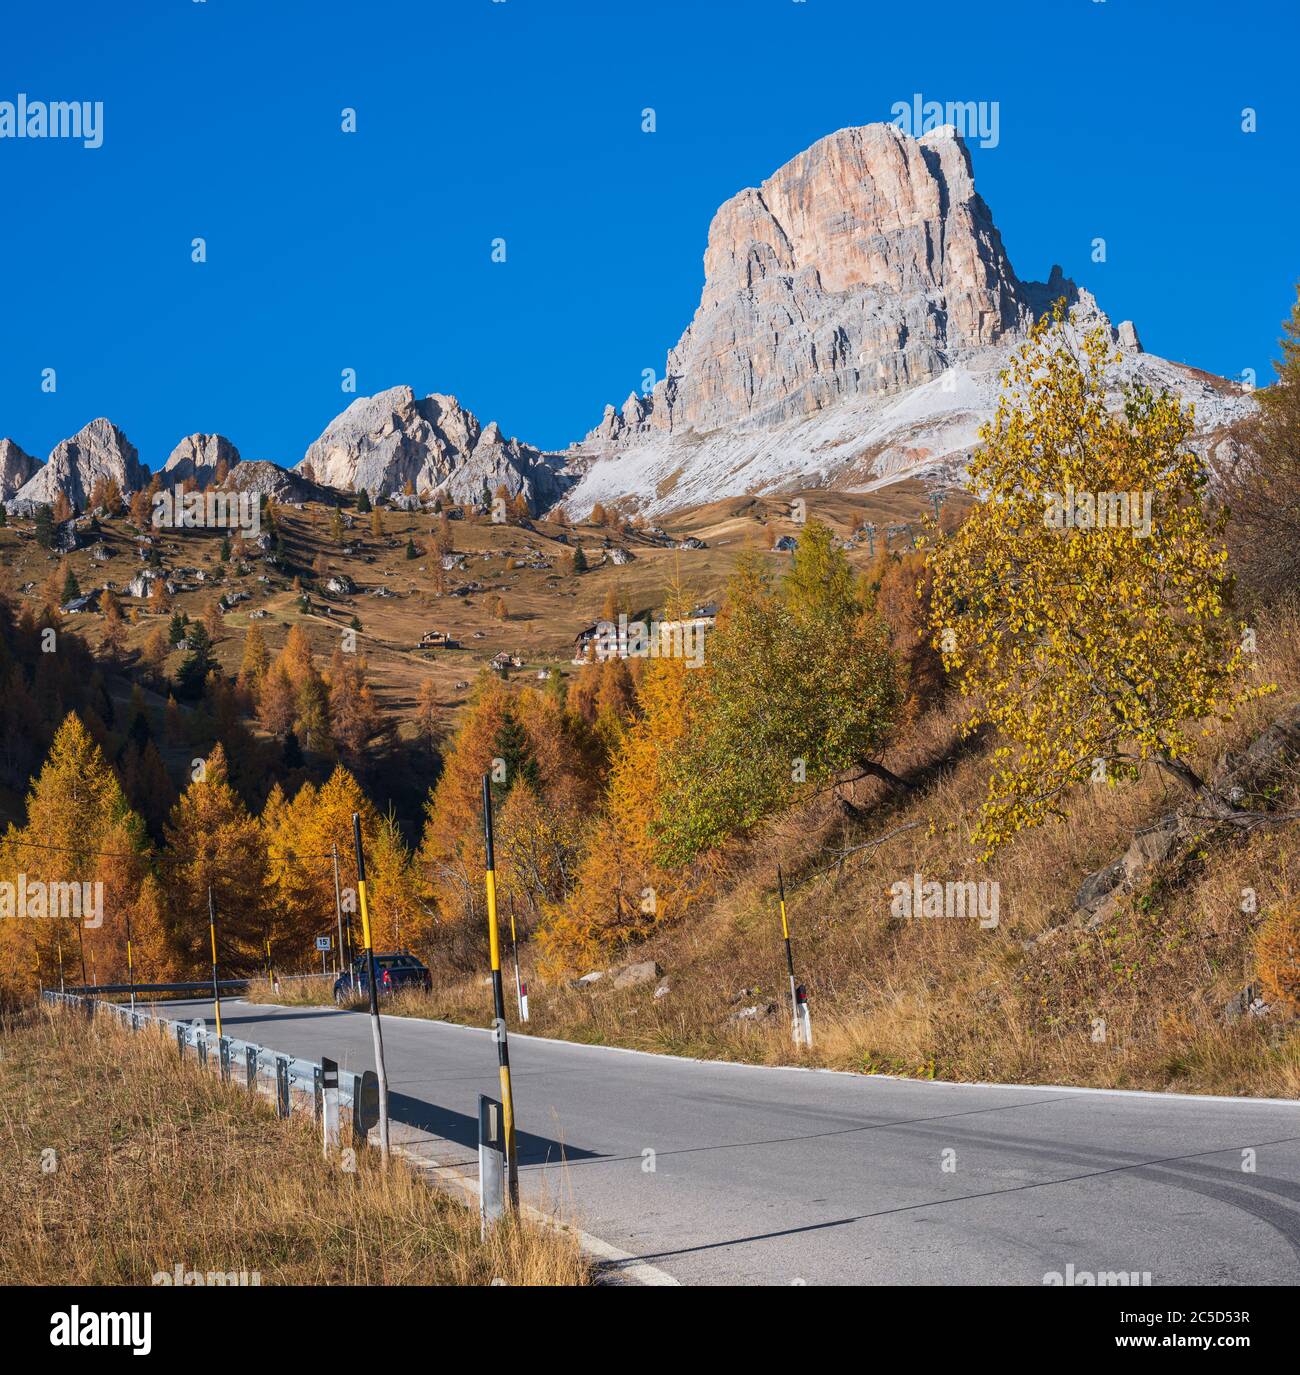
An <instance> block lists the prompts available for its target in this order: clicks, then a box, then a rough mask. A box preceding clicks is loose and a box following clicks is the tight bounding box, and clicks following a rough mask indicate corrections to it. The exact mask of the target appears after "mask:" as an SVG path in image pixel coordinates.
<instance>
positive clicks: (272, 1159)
mask: <svg viewBox="0 0 1300 1375" xmlns="http://www.w3.org/2000/svg"><path fill="white" fill-rule="evenodd" d="M0 1051H2V1052H3V1054H0V1284H23V1285H32V1284H75V1285H87V1284H89V1285H97V1284H130V1285H147V1284H150V1283H152V1281H153V1276H154V1275H155V1274H157V1273H159V1272H166V1273H168V1274H172V1273H174V1271H175V1268H176V1267H177V1266H178V1265H179V1266H181V1267H183V1269H184V1270H187V1271H197V1272H200V1273H202V1274H204V1275H207V1274H208V1273H210V1272H215V1273H218V1274H220V1275H224V1276H230V1275H238V1274H240V1273H241V1272H243V1273H247V1274H249V1275H252V1274H253V1273H256V1274H258V1275H259V1276H260V1282H261V1283H262V1284H304V1285H338V1284H419V1285H477V1284H490V1283H491V1282H492V1281H493V1280H499V1281H503V1282H505V1283H507V1284H519V1285H576V1284H585V1283H588V1282H589V1281H590V1278H591V1276H590V1271H589V1267H588V1265H587V1263H586V1261H585V1259H584V1258H583V1256H582V1254H581V1252H580V1251H579V1250H578V1247H577V1245H576V1244H575V1242H574V1241H573V1240H572V1239H571V1238H570V1237H569V1236H567V1235H565V1234H563V1233H561V1232H558V1231H553V1230H549V1229H545V1228H542V1227H539V1226H534V1225H532V1224H529V1223H513V1222H512V1223H506V1224H502V1225H500V1226H498V1227H497V1228H495V1229H494V1230H493V1231H492V1233H491V1234H490V1236H489V1238H488V1240H487V1241H486V1242H485V1243H484V1242H480V1240H479V1223H478V1216H477V1213H475V1212H472V1211H471V1210H469V1209H467V1208H465V1207H463V1206H462V1205H461V1204H460V1203H458V1202H456V1201H454V1200H453V1199H451V1198H449V1197H448V1196H446V1195H445V1194H442V1193H440V1192H439V1191H437V1190H435V1189H433V1188H431V1187H430V1186H429V1185H427V1184H424V1183H422V1182H420V1181H419V1180H417V1179H416V1178H415V1177H414V1175H413V1174H412V1173H411V1172H409V1171H408V1170H407V1169H406V1168H404V1167H402V1166H400V1165H396V1166H394V1168H392V1169H391V1170H390V1171H389V1172H388V1173H387V1174H385V1173H384V1172H383V1171H382V1170H381V1169H380V1168H379V1166H378V1163H377V1160H376V1158H375V1153H374V1152H360V1153H359V1154H358V1158H357V1159H356V1162H355V1169H352V1170H347V1169H344V1168H342V1167H341V1164H340V1162H339V1161H334V1162H326V1161H325V1160H324V1159H323V1158H322V1155H321V1150H320V1143H319V1138H318V1136H317V1132H316V1129H315V1126H314V1124H313V1123H312V1121H311V1117H310V1114H305V1115H302V1116H299V1117H297V1118H295V1119H291V1120H289V1121H287V1122H282V1121H279V1120H278V1119H277V1118H276V1117H275V1116H274V1114H273V1112H272V1111H271V1109H270V1108H269V1107H268V1106H266V1105H264V1104H262V1103H260V1102H258V1101H257V1100H255V1099H254V1098H252V1097H250V1096H249V1095H248V1094H247V1093H245V1092H242V1091H240V1090H239V1089H236V1088H231V1087H228V1086H223V1085H222V1084H221V1083H220V1081H219V1080H218V1079H217V1078H216V1077H215V1076H213V1075H205V1074H203V1073H202V1072H201V1071H200V1070H199V1069H198V1067H197V1065H196V1064H195V1063H194V1062H193V1061H190V1062H189V1063H188V1064H185V1065H182V1064H181V1063H180V1062H179V1060H178V1058H177V1056H176V1051H175V1046H174V1045H172V1044H171V1043H170V1042H168V1041H164V1040H163V1039H162V1038H160V1037H158V1036H156V1035H153V1034H150V1033H140V1034H138V1035H136V1036H132V1035H131V1034H130V1033H129V1032H127V1031H125V1030H124V1029H122V1028H121V1027H120V1026H119V1025H117V1024H116V1023H110V1022H109V1021H108V1019H106V1018H103V1017H101V1018H98V1019H96V1021H95V1022H94V1023H91V1024H88V1023H86V1022H85V1021H83V1020H82V1019H81V1018H80V1017H79V1016H75V1015H73V1014H68V1013H62V1012H55V1011H51V1010H48V1009H45V1010H41V1011H38V1012H35V1013H32V1014H30V1015H29V1016H28V1017H27V1018H26V1019H25V1020H24V1021H23V1022H21V1023H17V1024H15V1023H11V1024H8V1025H6V1026H5V1027H4V1028H3V1032H2V1033H0ZM43 1163H44V1168H43Z"/></svg>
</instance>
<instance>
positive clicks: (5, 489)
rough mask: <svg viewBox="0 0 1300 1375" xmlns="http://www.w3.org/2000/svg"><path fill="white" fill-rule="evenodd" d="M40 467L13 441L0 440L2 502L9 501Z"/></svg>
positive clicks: (37, 462) (0, 493)
mask: <svg viewBox="0 0 1300 1375" xmlns="http://www.w3.org/2000/svg"><path fill="white" fill-rule="evenodd" d="M40 466H41V465H40V462H39V460H37V459H35V458H33V457H32V456H31V454H29V453H28V452H27V451H26V450H25V449H23V448H20V447H19V446H18V445H17V444H15V443H14V442H13V440H12V439H0V501H8V500H9V498H10V497H11V496H13V494H14V493H15V492H16V491H18V489H19V488H20V487H21V486H22V485H23V484H24V483H25V482H26V481H27V480H28V478H30V477H31V475H32V474H33V473H34V472H35V471H36V470H37V468H39V467H40Z"/></svg>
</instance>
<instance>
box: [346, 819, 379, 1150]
mask: <svg viewBox="0 0 1300 1375" xmlns="http://www.w3.org/2000/svg"><path fill="white" fill-rule="evenodd" d="M352 843H353V845H354V846H355V847H356V851H357V900H358V902H360V904H361V939H362V940H363V941H364V942H365V946H366V965H367V976H368V982H369V984H370V1030H371V1033H372V1035H373V1037H374V1042H375V1075H376V1077H377V1078H378V1080H379V1153H380V1155H381V1156H382V1158H383V1162H384V1165H385V1167H387V1165H388V1071H387V1070H386V1069H385V1068H384V1033H383V1029H382V1028H381V1026H380V1025H379V990H378V988H377V987H376V979H375V948H374V945H373V944H372V943H371V939H370V903H369V901H368V900H367V898H366V857H365V855H364V854H363V853H362V850H361V816H360V813H358V812H353V813H352Z"/></svg>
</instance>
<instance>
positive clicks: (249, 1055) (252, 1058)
mask: <svg viewBox="0 0 1300 1375" xmlns="http://www.w3.org/2000/svg"><path fill="white" fill-rule="evenodd" d="M244 1072H245V1074H246V1075H247V1076H248V1078H247V1086H248V1091H249V1093H253V1092H254V1091H255V1090H256V1089H257V1047H256V1046H245V1047H244Z"/></svg>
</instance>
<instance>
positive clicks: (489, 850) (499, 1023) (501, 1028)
mask: <svg viewBox="0 0 1300 1375" xmlns="http://www.w3.org/2000/svg"><path fill="white" fill-rule="evenodd" d="M483 840H484V843H485V847H486V854H487V869H486V872H485V882H486V884H487V918H488V949H489V951H490V953H491V956H492V1002H493V1007H494V1010H495V1013H496V1022H495V1025H494V1026H493V1028H492V1037H493V1039H494V1040H495V1041H496V1043H497V1063H498V1065H499V1066H500V1072H501V1115H502V1119H503V1120H502V1126H503V1127H504V1129H505V1132H504V1135H505V1147H506V1180H507V1190H508V1192H509V1195H510V1206H511V1207H512V1208H514V1207H517V1206H518V1204H519V1162H518V1160H517V1159H516V1158H515V1101H514V1096H513V1095H512V1093H511V1092H510V1045H509V1041H508V1039H507V1036H506V1000H505V994H504V992H503V991H502V988H501V941H500V938H499V937H498V935H497V875H496V858H495V855H494V853H493V847H492V780H491V779H490V778H489V777H488V775H487V774H484V775H483Z"/></svg>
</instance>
